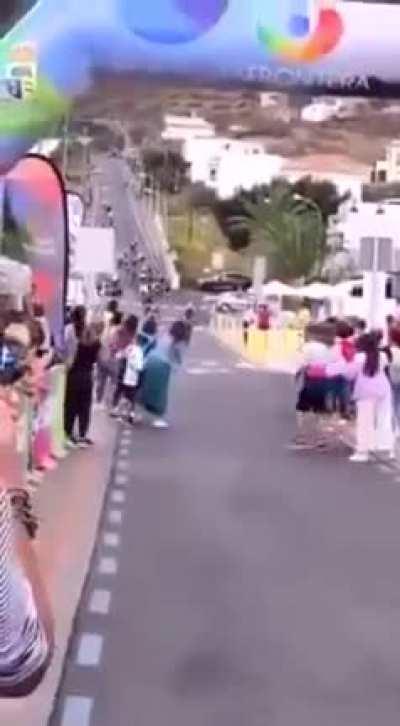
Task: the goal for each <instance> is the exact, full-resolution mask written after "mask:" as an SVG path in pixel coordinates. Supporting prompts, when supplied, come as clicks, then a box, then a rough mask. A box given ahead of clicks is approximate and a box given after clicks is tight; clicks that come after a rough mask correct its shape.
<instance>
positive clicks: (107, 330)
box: [96, 310, 123, 408]
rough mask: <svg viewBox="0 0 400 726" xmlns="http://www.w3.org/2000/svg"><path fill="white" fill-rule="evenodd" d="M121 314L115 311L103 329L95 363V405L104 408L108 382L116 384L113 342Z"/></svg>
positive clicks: (120, 320) (120, 323)
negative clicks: (99, 349)
mask: <svg viewBox="0 0 400 726" xmlns="http://www.w3.org/2000/svg"><path fill="white" fill-rule="evenodd" d="M122 319H123V318H122V313H121V312H120V311H119V310H117V312H115V313H114V314H113V317H112V319H111V321H110V324H109V325H108V326H107V327H104V332H103V335H102V338H101V351H100V354H99V358H98V363H97V386H96V403H97V406H98V407H100V408H103V407H104V397H105V393H106V388H107V383H108V381H112V382H113V383H114V384H115V383H116V378H117V360H116V346H115V341H116V338H117V337H118V333H119V330H120V328H121V325H122Z"/></svg>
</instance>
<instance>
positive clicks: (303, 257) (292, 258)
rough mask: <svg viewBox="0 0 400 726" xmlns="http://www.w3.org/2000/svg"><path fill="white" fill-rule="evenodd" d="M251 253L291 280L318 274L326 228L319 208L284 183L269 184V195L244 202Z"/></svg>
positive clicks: (271, 271) (323, 255)
mask: <svg viewBox="0 0 400 726" xmlns="http://www.w3.org/2000/svg"><path fill="white" fill-rule="evenodd" d="M245 208H246V212H247V215H246V217H245V218H242V220H240V218H238V219H237V220H236V223H237V224H239V223H240V222H241V223H242V224H245V223H247V224H248V229H249V234H250V239H251V240H252V245H251V247H250V248H249V252H251V254H262V255H265V256H266V257H267V259H268V269H269V273H270V274H271V275H273V276H276V277H279V279H282V280H287V281H292V280H298V279H305V280H307V279H308V278H310V277H312V276H313V275H314V274H318V273H319V272H320V270H321V269H322V266H323V262H324V259H325V253H326V250H325V228H324V224H323V219H322V216H321V213H320V211H319V209H318V208H317V207H316V206H311V205H310V203H309V201H308V200H307V199H302V198H299V197H298V195H296V194H294V193H293V191H292V190H291V189H290V188H288V186H287V185H286V184H281V183H277V184H274V185H272V187H271V190H270V195H269V197H268V198H261V197H260V198H259V199H258V201H257V202H248V201H247V202H245Z"/></svg>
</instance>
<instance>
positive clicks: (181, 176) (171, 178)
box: [142, 148, 189, 194]
mask: <svg viewBox="0 0 400 726" xmlns="http://www.w3.org/2000/svg"><path fill="white" fill-rule="evenodd" d="M142 161H143V167H144V171H145V173H146V175H147V177H148V179H147V184H148V185H149V186H153V185H154V184H156V185H157V186H158V187H159V188H160V189H161V191H163V192H167V193H168V194H178V193H179V192H181V191H182V189H183V187H184V186H185V184H186V183H187V172H188V168H189V165H188V164H187V162H186V161H185V159H184V158H183V156H181V154H179V153H178V152H177V151H171V150H164V149H158V148H148V149H145V150H144V152H143V155H142Z"/></svg>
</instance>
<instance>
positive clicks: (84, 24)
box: [0, 0, 400, 172]
mask: <svg viewBox="0 0 400 726" xmlns="http://www.w3.org/2000/svg"><path fill="white" fill-rule="evenodd" d="M399 27H400V0H386V2H385V0H383V2H382V0H375V2H374V1H373V0H150V1H149V2H147V3H146V2H142V0H95V2H93V3H91V2H82V0H2V2H1V9H0V32H1V33H2V40H1V41H0V42H1V46H0V69H1V75H0V83H1V103H0V170H1V171H2V172H4V171H6V170H7V169H8V168H9V167H10V166H11V165H12V164H13V163H14V162H15V160H16V159H17V158H18V157H19V156H21V155H23V154H24V153H25V152H26V151H27V150H28V149H29V148H30V147H31V146H32V144H33V143H34V142H35V140H36V139H37V138H38V137H40V136H42V135H44V134H45V133H47V132H48V131H49V130H50V129H51V128H52V125H53V124H54V123H57V122H58V121H59V119H60V117H61V116H62V115H63V114H64V113H65V112H66V110H67V109H68V106H69V104H70V103H71V102H72V101H73V100H74V99H75V98H76V97H78V96H79V95H80V94H83V93H85V91H86V90H87V89H89V87H90V85H91V82H92V79H93V77H94V75H95V74H96V73H103V74H104V73H105V74H109V73H111V74H131V75H132V77H133V78H135V77H138V76H146V75H147V76H151V77H160V78H164V79H165V81H166V82H173V81H176V80H177V79H185V80H189V81H191V82H199V83H203V84H205V85H214V86H217V85H221V86H223V85H229V84H230V85H232V84H235V85H242V86H243V85H248V86H254V87H258V88H266V89H272V88H274V89H282V88H283V89H286V90H293V91H307V92H309V93H313V94H315V93H322V92H323V93H326V92H332V93H335V94H343V95H346V94H351V95H358V94H359V95H373V96H383V95H391V96H393V95H399V93H400V71H399V68H400V43H399V33H398V29H399Z"/></svg>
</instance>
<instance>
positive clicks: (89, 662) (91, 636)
mask: <svg viewBox="0 0 400 726" xmlns="http://www.w3.org/2000/svg"><path fill="white" fill-rule="evenodd" d="M102 650H103V636H102V635H98V633H83V635H81V639H80V641H79V648H78V654H77V657H76V663H77V665H79V666H84V667H93V668H95V667H97V666H98V665H99V663H100V660H101V653H102Z"/></svg>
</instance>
